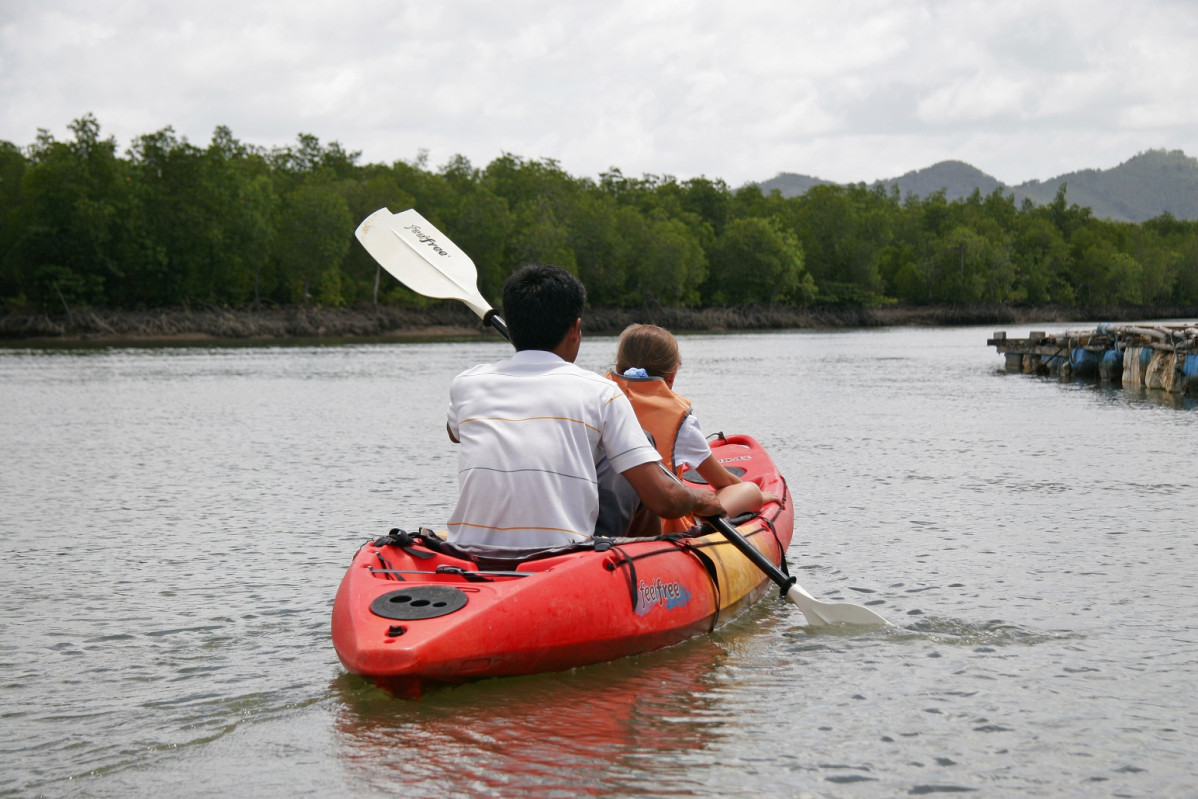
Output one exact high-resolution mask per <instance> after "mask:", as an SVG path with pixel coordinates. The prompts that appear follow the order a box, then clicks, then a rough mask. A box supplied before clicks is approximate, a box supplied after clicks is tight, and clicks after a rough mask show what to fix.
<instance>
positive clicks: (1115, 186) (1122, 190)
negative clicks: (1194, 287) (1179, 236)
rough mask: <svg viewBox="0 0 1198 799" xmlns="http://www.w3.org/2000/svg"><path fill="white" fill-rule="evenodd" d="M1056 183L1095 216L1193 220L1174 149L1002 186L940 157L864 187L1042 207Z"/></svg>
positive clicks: (766, 186)
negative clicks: (991, 197) (997, 194)
mask: <svg viewBox="0 0 1198 799" xmlns="http://www.w3.org/2000/svg"><path fill="white" fill-rule="evenodd" d="M827 183H830V181H826V180H822V179H820V178H816V177H810V176H808V175H796V174H793V173H788V172H783V173H781V174H779V175H778V176H777V177H774V178H771V179H770V180H767V181H763V182H761V183H759V184H758V185H759V186H760V187H761V190H762V191H764V192H765V193H767V194H768V193H769V192H771V191H773V190H774V189H777V190H778V191H780V192H781V193H782V196H783V197H795V196H798V195H801V194H803V193H804V192H806V191H807V190H808V189H810V188H811V187H812V186H818V185H821V184H827ZM1062 183H1063V184H1066V189H1065V197H1066V198H1067V199H1068V201H1069V202H1070V203H1076V204H1077V205H1080V206H1083V207H1086V208H1090V209H1091V210H1093V212H1094V215H1095V216H1096V217H1099V218H1101V219H1115V220H1122V221H1125V222H1143V221H1144V220H1146V219H1152V218H1153V217H1156V216H1160V215H1161V214H1163V213H1165V212H1166V211H1168V212H1169V213H1171V214H1173V216H1175V217H1177V218H1178V219H1198V158H1190V157H1188V156H1187V155H1186V154H1185V153H1183V152H1182V151H1180V150H1168V151H1167V150H1148V151H1147V152H1143V153H1140V154H1139V155H1137V156H1135V157H1134V158H1132V159H1130V160H1128V161H1125V162H1124V163H1122V164H1120V165H1119V166H1117V167H1114V168H1112V169H1106V170H1102V169H1084V170H1081V171H1079V172H1070V173H1068V174H1065V175H1060V176H1058V177H1055V178H1051V179H1049V180H1044V181H1040V180H1031V181H1028V182H1027V183H1022V184H1020V185H1018V186H1007V185H1005V184H1003V183H1002V182H1001V181H999V180H997V179H995V178H994V177H991V176H990V175H987V174H986V173H985V172H982V171H981V170H979V169H977V168H975V167H972V166H970V165H969V164H966V163H964V162H961V161H941V162H940V163H938V164H933V165H932V166H930V167H926V168H924V169H918V170H915V171H913V172H908V173H907V174H905V175H902V176H900V177H897V178H887V179H884V180H877V181H874V182H873V183H872V184H870V185H871V186H878V185H882V186H886V187H887V188H888V189H889V188H890V187H892V186H896V187H898V190H899V193H900V194H902V195H903V196H907V195H910V194H914V195H915V196H917V197H927V196H928V195H930V194H932V193H933V192H936V191H939V190H941V189H943V190H944V194H945V197H946V198H947V199H948V200H950V201H951V200H958V199H961V198H964V197H968V196H969V195H970V194H972V193H973V191H974V189H978V190H980V191H981V193H982V195H983V196H985V195H987V194H990V193H991V192H993V191H994V190H995V189H998V188H1001V189H1002V190H1003V191H1004V193H1010V194H1014V195H1015V201H1016V202H1022V201H1023V199H1024V198H1027V199H1030V200H1031V201H1032V202H1034V203H1036V204H1037V205H1043V204H1045V203H1049V202H1052V199H1053V198H1054V197H1055V196H1056V194H1057V189H1058V187H1060V185H1061V184H1062Z"/></svg>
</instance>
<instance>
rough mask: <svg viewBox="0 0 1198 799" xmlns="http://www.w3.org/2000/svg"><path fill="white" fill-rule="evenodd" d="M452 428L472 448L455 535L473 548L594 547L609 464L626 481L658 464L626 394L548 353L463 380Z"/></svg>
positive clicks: (457, 384) (464, 458)
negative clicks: (601, 483) (603, 473)
mask: <svg viewBox="0 0 1198 799" xmlns="http://www.w3.org/2000/svg"><path fill="white" fill-rule="evenodd" d="M448 424H449V432H450V434H451V435H452V436H453V437H454V438H456V439H458V440H459V441H460V442H461V444H462V449H461V454H460V457H459V474H458V477H459V481H460V492H459V499H458V505H457V508H456V509H455V510H454V512H453V514H452V515H451V516H450V521H449V530H450V537H451V540H452V541H454V543H456V544H458V545H459V546H462V547H465V548H486V549H488V550H491V551H494V550H496V549H513V550H528V549H537V548H552V547H558V546H566V545H569V544H572V543H576V542H578V541H584V540H586V539H588V538H590V536H591V533H592V532H593V530H594V525H595V518H596V515H597V513H598V507H599V505H598V488H597V478H596V470H597V464H598V463H599V462H600V460H602V459H604V458H606V459H607V460H608V461H609V462H610V463H611V466H612V468H614V469H615V471H617V472H621V471H624V470H625V469H628V468H631V467H633V466H637V465H639V464H642V463H651V462H653V461H656V460H657V459H658V455H657V452H656V450H655V449H654V448H653V447H652V446H651V445H650V444H649V442H648V440H647V439H646V438H645V435H644V433H643V432H642V431H641V428H640V425H639V423H638V422H637V420H636V415H635V414H634V413H633V411H632V407H631V405H630V404H629V403H628V400H627V398H626V397H625V396H624V395H623V393H622V392H621V391H620V390H619V387H617V386H616V385H615V384H614V383H612V382H611V381H609V380H606V379H604V378H602V377H601V376H599V375H597V374H594V373H592V372H588V371H585V370H583V369H580V368H578V367H576V366H574V365H573V364H571V363H568V362H566V361H564V360H562V359H561V358H560V357H558V356H557V355H555V354H554V353H551V352H545V351H542V350H526V351H523V352H519V353H516V355H515V356H513V357H512V358H511V359H509V360H507V361H502V362H500V363H497V364H490V365H485V366H479V367H475V368H473V369H470V370H468V371H466V372H463V373H462V374H461V375H459V376H458V377H457V378H456V379H455V380H454V383H453V386H452V388H451V390H450V407H449V415H448Z"/></svg>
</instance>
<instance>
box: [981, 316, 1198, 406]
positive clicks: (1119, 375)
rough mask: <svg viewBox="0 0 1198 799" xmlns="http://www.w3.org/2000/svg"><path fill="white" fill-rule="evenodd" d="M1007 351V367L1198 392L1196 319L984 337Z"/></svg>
mask: <svg viewBox="0 0 1198 799" xmlns="http://www.w3.org/2000/svg"><path fill="white" fill-rule="evenodd" d="M986 344H987V345H988V346H991V347H996V348H997V349H998V353H999V354H1000V355H1003V356H1005V357H1006V369H1007V371H1008V372H1015V373H1018V372H1022V373H1024V374H1038V375H1055V376H1059V377H1061V378H1071V377H1079V378H1087V379H1098V380H1102V381H1104V382H1109V383H1113V384H1116V385H1120V384H1121V385H1122V386H1123V387H1124V388H1137V387H1141V386H1142V387H1144V388H1150V389H1160V390H1161V391H1168V392H1171V393H1175V394H1185V395H1188V396H1191V397H1194V396H1198V322H1186V323H1182V324H1167V325H1158V324H1142V325H1112V324H1101V325H1099V326H1098V327H1096V328H1095V329H1093V330H1067V331H1065V332H1064V333H1053V334H1050V333H1045V332H1042V331H1034V332H1031V333H1029V334H1028V336H1027V338H1008V337H1007V334H1006V333H1005V332H1000V333H995V334H994V338H992V339H990V340H989V341H987V342H986Z"/></svg>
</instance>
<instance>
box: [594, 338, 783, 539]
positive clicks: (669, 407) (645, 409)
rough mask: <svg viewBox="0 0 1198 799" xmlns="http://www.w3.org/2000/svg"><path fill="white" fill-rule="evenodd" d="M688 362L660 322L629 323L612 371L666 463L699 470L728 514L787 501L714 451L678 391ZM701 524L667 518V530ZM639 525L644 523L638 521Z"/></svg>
mask: <svg viewBox="0 0 1198 799" xmlns="http://www.w3.org/2000/svg"><path fill="white" fill-rule="evenodd" d="M681 365H682V357H681V355H680V354H679V351H678V340H677V339H676V338H674V335H673V334H672V333H670V332H669V331H668V330H665V329H664V328H661V327H658V326H657V325H629V326H628V327H627V328H626V329H625V330H624V332H623V333H622V334H621V335H620V343H619V346H618V348H617V351H616V368H615V370H613V371H609V372H608V373H607V376H608V378H610V379H611V380H614V381H615V382H616V384H617V385H619V386H620V388H621V389H622V390H623V391H624V393H625V394H626V395H627V396H628V399H629V400H630V401H631V402H632V408H633V410H634V411H636V415H637V419H639V420H640V423H641V426H642V427H643V428H644V429H645V431H646V432H647V433H649V436H650V438H651V439H652V440H653V444H654V446H655V447H656V448H657V451H658V453H659V454H660V455H661V461H662V464H663V465H664V466H665V467H666V468H667V469H668V470H669V471H670V472H671V473H672V474H674V475H681V474H682V473H683V472H684V471H685V470H687V469H694V470H695V471H697V472H698V473H699V475H700V476H702V478H703V479H704V480H705V481H706V482H707V484H708V485H710V486H711V487H712V488H714V489H716V493H717V496H718V497H719V500H720V504H721V505H723V506H724V510H725V511H726V512H727V515H728V516H732V517H735V516H738V515H740V514H742V513H745V512H749V511H758V510H761V507H762V506H763V505H764V504H765V503H767V502H781V499H780V498H779V497H778V496H776V495H774V494H772V493H768V492H764V493H763V492H762V491H761V489H760V488H758V487H757V485H756V484H754V483H749V482H743V481H742V480H741V479H740V478H739V477H737V476H736V475H735V474H733V473H732V472H730V471H728V469H727V468H725V467H724V465H723V464H722V463H720V462H719V461H718V460H717V459H716V457H715V456H714V455H712V453H711V446H710V445H709V444H708V443H707V438H706V437H705V436H704V435H703V431H702V429H700V427H699V422H698V420H696V419H695V417H694V415H693V414H692V413H691V403H690V400H688V399H686V398H685V397H683V396H681V395H679V394H676V393H675V392H674V378H675V376H676V375H677V374H678V368H679V367H680V366H681ZM694 524H695V520H694V518H692V517H683V518H681V519H666V520H664V521H663V522H662V526H663V528H664V532H681V531H685V530H687V529H689V528H690V527H692V526H693V525H694ZM636 526H639V525H636Z"/></svg>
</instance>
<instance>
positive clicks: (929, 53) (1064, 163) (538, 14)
mask: <svg viewBox="0 0 1198 799" xmlns="http://www.w3.org/2000/svg"><path fill="white" fill-rule="evenodd" d="M1195 76H1198V0H1136V1H1135V2H1133V1H1132V0H1001V1H1000V0H982V1H975V0H735V1H734V2H716V1H715V0H627V1H626V0H602V1H599V0H594V1H592V0H511V1H510V2H508V1H505V0H420V2H408V1H407V0H340V1H339V2H307V1H306V0H290V2H270V3H258V2H252V1H251V0H203V2H195V0H172V1H171V2H162V0H157V1H156V2H150V0H105V1H101V0H0V139H3V140H7V141H10V142H12V143H14V144H17V145H19V146H22V147H24V146H26V145H29V144H31V143H33V141H34V140H35V138H36V136H37V131H38V129H39V128H45V129H47V130H49V131H50V132H51V133H52V134H53V135H54V136H55V137H56V138H58V139H69V138H70V133H69V132H68V130H67V124H68V123H69V122H71V120H73V119H76V118H78V117H81V116H83V115H84V114H87V113H92V114H94V115H95V116H96V118H97V120H98V121H99V123H100V126H101V133H102V134H103V135H105V136H113V137H115V138H116V140H117V142H118V143H119V144H120V149H121V151H122V153H123V152H124V151H125V149H126V148H127V147H128V145H129V143H130V141H131V140H132V139H133V137H135V136H138V135H142V134H146V133H152V132H155V131H158V130H160V129H162V128H164V127H167V126H172V127H173V128H174V129H175V131H176V132H177V133H178V134H179V135H181V136H185V137H186V138H187V139H188V140H189V141H191V142H192V143H193V144H197V145H200V146H203V145H206V144H207V143H208V142H209V140H210V139H211V137H212V132H213V130H214V128H216V126H218V125H226V126H228V127H229V128H230V129H231V130H232V131H233V134H234V135H235V136H236V137H237V138H238V139H240V140H241V141H243V142H245V143H247V144H254V145H259V146H264V147H271V146H276V145H284V144H288V143H291V142H294V141H295V139H296V136H297V135H298V134H299V133H301V132H302V133H310V134H313V135H315V136H317V137H318V138H319V139H320V140H321V141H322V142H325V143H327V142H330V141H338V142H340V143H341V144H342V145H343V146H344V147H345V148H346V149H347V150H360V151H361V152H362V158H361V161H360V163H391V162H393V161H397V160H405V161H412V160H414V159H415V158H416V157H417V156H418V154H419V153H420V152H421V151H422V150H425V151H427V153H428V158H429V165H430V166H432V167H436V166H440V165H441V164H444V163H445V162H446V161H448V160H449V159H450V158H451V157H452V156H454V155H463V156H465V157H466V158H468V159H469V160H470V161H471V163H473V164H474V165H475V166H477V167H483V166H486V164H487V163H489V162H490V161H491V160H492V159H494V158H496V157H497V156H499V155H501V154H503V153H505V152H507V153H512V154H514V155H517V156H521V157H524V158H528V159H541V158H552V159H556V160H557V161H558V162H559V163H560V164H561V166H562V168H563V169H565V170H566V171H567V172H569V173H570V174H572V175H575V176H588V177H596V176H598V175H599V174H600V173H601V172H604V171H606V170H608V169H609V168H611V167H617V168H619V169H620V170H622V171H623V172H624V174H626V175H629V176H640V175H642V174H644V173H652V174H658V175H674V176H676V177H678V178H679V179H686V178H690V177H696V176H706V177H709V178H712V179H723V180H725V181H727V182H728V183H729V184H730V185H732V186H734V187H735V186H740V185H742V184H744V183H745V182H748V181H754V180H766V179H768V178H771V177H773V176H774V175H776V174H778V173H779V172H797V173H801V174H807V175H814V176H817V177H821V178H824V179H827V180H833V181H837V182H854V181H867V182H868V181H872V180H875V179H880V178H889V177H897V176H899V175H901V174H903V173H904V172H907V171H910V170H912V169H919V168H922V167H926V166H930V165H931V164H933V163H936V162H937V161H943V160H947V159H958V160H962V161H966V162H968V163H970V164H973V165H974V166H976V167H978V168H979V169H981V170H982V171H984V172H987V173H989V174H990V175H992V176H994V177H996V178H998V179H999V180H1001V181H1004V182H1006V183H1008V184H1018V183H1021V182H1023V181H1025V180H1028V179H1032V178H1040V179H1047V178H1051V177H1055V176H1057V175H1060V174H1062V173H1065V172H1070V171H1073V170H1076V169H1085V168H1100V169H1106V168H1110V167H1113V166H1116V165H1117V164H1119V163H1121V162H1123V161H1126V160H1127V159H1128V158H1131V157H1132V156H1134V155H1135V154H1136V153H1138V152H1141V151H1143V150H1147V149H1155V148H1165V149H1171V150H1175V149H1180V150H1184V151H1185V152H1186V154H1187V155H1190V156H1198V81H1196V80H1195Z"/></svg>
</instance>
